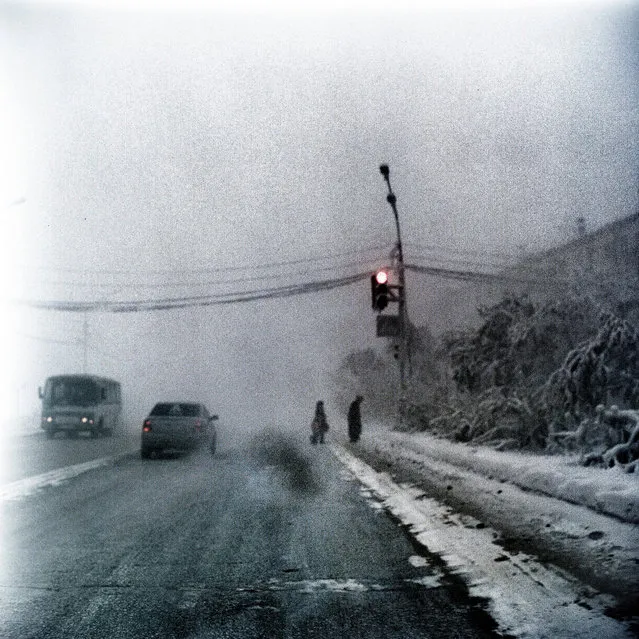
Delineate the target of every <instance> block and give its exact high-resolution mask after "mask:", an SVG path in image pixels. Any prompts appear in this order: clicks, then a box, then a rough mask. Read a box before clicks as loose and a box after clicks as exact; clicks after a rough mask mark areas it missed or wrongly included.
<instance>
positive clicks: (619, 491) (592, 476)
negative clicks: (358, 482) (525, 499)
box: [368, 427, 639, 523]
mask: <svg viewBox="0 0 639 639" xmlns="http://www.w3.org/2000/svg"><path fill="white" fill-rule="evenodd" d="M368 437H369V439H374V440H375V445H376V446H379V447H382V448H386V449H389V448H392V447H395V446H397V447H401V448H402V449H405V450H411V451H413V452H415V453H417V454H418V455H422V456H424V457H427V458H430V459H434V460H438V461H442V462H447V463H449V464H452V465H454V466H456V467H459V468H465V469H467V470H470V471H472V472H475V473H478V474H481V475H484V476H486V477H489V478H491V479H492V478H495V479H498V480H501V481H507V482H510V483H512V484H514V485H516V486H519V487H520V488H523V489H525V490H531V491H535V492H539V493H543V494H545V495H549V496H551V497H555V498H556V499H561V500H563V501H567V502H570V503H574V504H579V505H582V506H587V507H588V508H591V509H592V510H595V511H597V512H601V513H604V514H607V515H613V516H615V517H618V518H619V519H621V520H623V521H627V522H630V523H639V475H638V474H627V473H623V472H621V471H620V470H619V469H618V468H611V469H608V470H606V469H603V468H584V467H583V466H579V465H578V464H577V460H576V458H575V457H573V458H570V457H562V456H542V455H533V454H524V453H515V452H498V451H495V450H492V449H490V448H485V447H480V446H471V445H469V444H460V443H455V442H451V441H448V440H444V439H437V438H435V437H433V436H432V435H429V434H426V433H400V432H396V431H390V430H389V429H388V428H382V427H380V428H373V429H371V430H370V431H369V434H368Z"/></svg>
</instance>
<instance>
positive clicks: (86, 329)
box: [82, 311, 89, 375]
mask: <svg viewBox="0 0 639 639" xmlns="http://www.w3.org/2000/svg"><path fill="white" fill-rule="evenodd" d="M82 329H83V330H82V373H83V374H84V375H86V372H87V349H88V341H89V320H88V318H87V313H86V311H85V312H84V323H83V326H82Z"/></svg>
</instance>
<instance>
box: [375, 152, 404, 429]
mask: <svg viewBox="0 0 639 639" xmlns="http://www.w3.org/2000/svg"><path fill="white" fill-rule="evenodd" d="M379 171H380V173H381V174H382V176H383V177H384V180H385V182H386V184H387V185H388V195H387V196H386V201H387V202H388V203H389V204H390V205H391V208H392V209H393V215H394V216H395V227H396V229H397V244H396V255H397V279H398V283H399V287H398V298H399V299H398V316H399V379H400V397H399V422H400V425H401V424H402V422H403V420H404V413H405V409H406V384H407V381H406V377H407V368H408V375H409V376H410V373H411V371H410V368H411V367H410V349H409V334H408V329H409V325H408V311H407V307H406V280H405V277H404V251H403V249H402V236H401V233H400V228H399V215H398V214H397V197H396V196H395V194H394V193H393V189H392V187H391V183H390V169H389V168H388V164H382V165H380V167H379ZM407 364H408V366H407Z"/></svg>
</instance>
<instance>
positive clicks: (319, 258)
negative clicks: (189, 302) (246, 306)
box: [20, 245, 391, 275]
mask: <svg viewBox="0 0 639 639" xmlns="http://www.w3.org/2000/svg"><path fill="white" fill-rule="evenodd" d="M390 248H391V247H390V246H389V245H378V246H369V247H365V248H359V249H353V250H350V251H344V252H340V253H328V254H326V255H316V256H313V257H304V258H298V259H294V260H282V261H279V262H266V263H264V264H244V265H241V266H220V267H207V268H197V269H175V268H171V269H150V270H146V271H142V272H141V271H139V270H138V271H131V270H119V269H114V270H103V269H86V268H82V269H79V268H57V267H47V266H39V267H33V266H31V265H23V266H21V267H20V268H24V269H34V268H35V269H37V270H40V271H42V270H45V271H51V272H56V273H80V274H82V275H87V274H88V275H210V274H213V273H231V272H236V271H261V270H265V269H270V268H280V267H282V266H296V265H299V264H310V263H313V262H325V261H326V260H332V259H335V258H340V257H353V256H354V255H361V254H363V253H371V252H373V251H390Z"/></svg>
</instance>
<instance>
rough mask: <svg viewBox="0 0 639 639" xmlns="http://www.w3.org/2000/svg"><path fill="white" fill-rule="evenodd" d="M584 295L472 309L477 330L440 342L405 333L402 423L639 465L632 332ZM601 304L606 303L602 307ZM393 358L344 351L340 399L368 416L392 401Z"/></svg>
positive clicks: (637, 340) (637, 368)
mask: <svg viewBox="0 0 639 639" xmlns="http://www.w3.org/2000/svg"><path fill="white" fill-rule="evenodd" d="M604 308H605V307H604V306H602V305H601V302H600V301H599V302H595V301H594V300H593V299H592V298H590V297H586V296H581V297H579V296H572V297H571V296H566V297H565V298H563V299H561V300H555V301H546V302H543V303H542V302H535V301H533V300H531V299H529V298H528V297H527V296H525V295H519V296H514V295H511V296H507V297H505V298H504V299H502V300H501V301H500V302H499V303H497V304H494V305H492V306H487V307H484V308H481V309H479V314H480V318H481V323H480V325H479V326H478V327H477V328H476V329H472V330H470V329H469V330H463V331H454V332H450V333H447V334H445V335H443V336H442V338H441V339H440V340H439V343H435V342H434V340H433V339H432V337H431V336H430V335H429V334H428V332H427V331H425V330H424V329H421V330H418V329H413V331H412V334H411V343H412V349H411V350H412V353H413V358H412V368H413V374H412V376H411V382H410V386H409V391H408V395H407V398H406V405H405V419H404V420H403V427H404V428H406V429H411V430H428V431H431V432H434V433H436V434H438V435H440V436H443V437H448V438H451V439H455V440H457V441H464V442H472V443H475V444H484V445H489V446H493V447H495V448H497V449H500V450H506V449H527V450H538V451H542V452H548V453H563V452H571V453H579V454H580V456H581V459H582V461H583V463H584V464H587V465H591V464H597V465H603V466H607V467H610V466H614V465H617V466H620V467H622V468H623V469H625V470H626V471H628V472H632V471H634V470H635V468H636V467H637V465H638V464H639V410H638V409H639V325H638V323H637V321H636V318H633V317H632V316H630V315H629V314H626V316H625V317H622V316H621V315H620V314H618V313H617V314H616V313H614V312H612V311H610V310H604ZM608 308H609V307H608ZM394 364H395V362H394V361H393V358H392V350H391V349H389V351H388V352H386V353H384V354H381V355H380V354H376V353H375V352H374V351H372V350H370V351H365V352H364V353H359V354H352V355H350V356H349V357H348V358H346V360H345V361H344V363H343V365H342V367H341V368H340V370H339V371H338V382H339V385H340V387H341V388H342V389H344V391H348V392H347V393H346V394H345V396H344V399H345V397H346V396H348V395H354V394H355V393H356V392H357V393H362V394H364V395H365V396H366V398H367V401H368V404H367V409H368V410H371V411H373V414H382V415H383V414H387V415H389V414H391V413H392V412H394V411H395V410H396V408H397V403H398V401H399V397H398V391H397V379H396V375H397V373H396V369H397V366H395V365H394Z"/></svg>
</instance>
